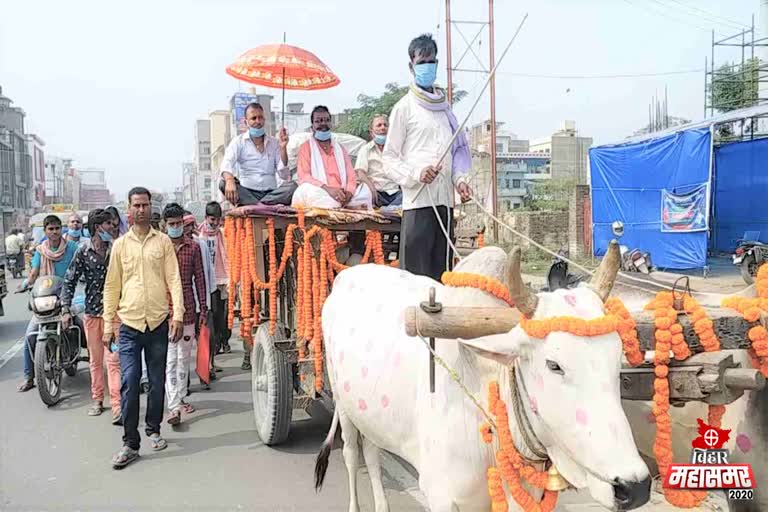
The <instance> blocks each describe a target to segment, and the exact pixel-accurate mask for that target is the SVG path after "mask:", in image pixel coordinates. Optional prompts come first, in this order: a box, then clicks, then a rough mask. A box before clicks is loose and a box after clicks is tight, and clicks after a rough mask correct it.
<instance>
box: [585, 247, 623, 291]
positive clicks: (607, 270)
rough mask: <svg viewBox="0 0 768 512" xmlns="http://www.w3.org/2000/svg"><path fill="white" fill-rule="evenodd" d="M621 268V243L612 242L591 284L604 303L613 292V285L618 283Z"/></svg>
mask: <svg viewBox="0 0 768 512" xmlns="http://www.w3.org/2000/svg"><path fill="white" fill-rule="evenodd" d="M620 267H621V251H620V250H619V242H618V241H616V240H611V243H610V244H608V251H606V253H605V256H604V257H603V261H601V262H600V267H599V268H598V269H597V272H595V275H594V276H593V277H592V279H591V280H590V282H589V286H590V288H592V289H593V290H594V291H595V293H597V294H598V295H599V296H600V298H601V299H602V300H603V302H605V301H606V300H608V296H609V295H610V294H611V290H613V284H614V283H615V282H616V275H617V274H618V273H619V268H620Z"/></svg>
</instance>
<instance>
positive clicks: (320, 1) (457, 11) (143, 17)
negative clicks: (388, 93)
mask: <svg viewBox="0 0 768 512" xmlns="http://www.w3.org/2000/svg"><path fill="white" fill-rule="evenodd" d="M758 3H759V0H730V1H728V2H725V1H717V0H496V13H495V17H496V47H497V50H496V52H497V58H498V56H499V55H500V54H501V51H502V49H503V47H504V46H506V44H507V42H508V41H509V40H510V38H511V36H512V34H513V33H514V31H515V29H516V27H517V25H518V23H519V22H520V19H521V17H522V16H523V14H524V13H526V12H527V13H529V18H528V21H527V22H526V24H525V26H524V28H523V30H522V32H521V34H520V36H519V37H518V40H517V41H516V42H515V44H514V45H513V46H512V48H511V50H510V51H509V54H508V55H507V57H506V60H505V61H504V62H503V63H502V66H501V68H500V74H499V76H498V80H497V118H498V120H499V121H504V122H506V126H505V128H506V129H508V130H510V131H512V132H514V133H517V134H518V135H519V136H520V137H522V138H536V137H541V136H545V135H547V134H549V133H551V132H552V131H554V130H555V129H556V128H557V127H558V126H559V125H560V124H561V122H562V120H564V119H574V120H576V121H577V127H578V129H579V132H580V134H583V135H587V136H593V137H594V138H595V141H596V142H609V141H613V140H616V139H621V138H623V137H625V136H626V135H628V134H630V133H631V132H633V131H634V130H636V129H638V128H639V127H641V126H643V125H644V124H645V123H647V118H648V103H649V102H650V98H651V96H652V95H653V94H654V92H656V91H658V92H660V93H662V94H663V90H664V86H665V85H666V86H668V90H669V104H670V113H671V114H674V115H678V116H683V117H687V118H689V119H698V118H700V117H702V115H703V85H704V75H703V71H700V72H696V73H689V74H680V75H671V76H654V77H642V78H613V79H606V78H603V79H588V80H583V79H575V78H568V79H551V78H540V77H539V78H536V77H521V76H515V75H513V74H512V73H522V74H535V75H561V76H562V75H621V74H638V73H660V72H670V71H681V70H682V71H685V70H701V69H703V67H704V57H705V56H708V55H709V53H710V41H711V33H710V32H709V30H711V29H712V28H714V29H715V30H717V31H718V32H719V33H722V34H728V35H730V34H731V33H733V32H734V31H736V30H738V29H737V28H736V27H735V26H734V25H733V24H732V22H733V21H735V22H738V23H743V24H749V23H750V19H751V15H752V13H753V12H754V13H755V14H757V11H758ZM444 5H445V1H444V0H407V1H406V0H390V1H387V2H383V1H376V2H373V1H367V0H358V1H351V0H315V1H305V0H278V1H264V0H249V1H245V0H242V1H241V0H216V1H214V0H208V1H204V0H184V1H176V0H154V1H145V0H134V1H132V2H112V1H103V2H98V1H96V0H93V1H84V0H80V1H78V0H25V1H23V2H22V1H18V0H0V13H1V14H0V85H2V87H3V92H4V94H5V95H7V96H9V97H11V98H12V99H13V100H14V102H15V104H16V105H18V106H21V107H22V108H23V109H24V110H25V111H26V113H27V127H28V131H32V132H35V133H37V134H39V135H40V136H41V137H42V138H43V139H44V140H45V142H46V149H47V152H48V153H50V154H56V155H61V156H68V157H72V158H74V159H75V161H76V164H77V166H79V167H104V168H106V169H107V170H108V173H107V179H108V183H109V185H110V187H111V188H112V190H113V192H116V193H118V194H122V193H125V192H126V191H127V189H128V188H130V187H131V186H133V185H139V184H141V185H148V186H151V187H155V188H160V189H166V188H170V187H173V186H177V185H181V163H182V161H185V160H190V159H191V156H192V148H193V141H194V139H193V137H194V133H193V129H194V121H195V119H197V118H200V117H206V116H207V114H208V112H210V111H211V110H215V109H219V108H226V105H227V101H228V98H229V97H230V95H231V94H232V93H233V92H235V91H237V90H245V89H246V87H248V86H247V84H242V83H240V82H238V81H237V80H235V79H233V78H230V77H229V76H228V75H226V74H225V73H224V68H225V66H226V65H228V64H229V63H230V62H231V61H232V60H233V59H234V58H235V57H236V56H237V55H239V54H240V53H242V52H243V51H245V50H247V49H249V48H251V47H254V46H257V45H260V44H264V43H270V42H279V41H280V40H282V35H283V32H284V31H285V32H287V37H288V42H289V43H290V44H295V45H297V46H301V47H303V48H306V49H308V50H310V51H312V52H314V53H315V54H316V55H318V56H319V57H320V59H322V60H323V61H324V62H325V63H326V64H328V65H329V66H330V67H331V69H332V70H334V72H335V73H336V74H337V75H339V77H340V78H341V85H339V86H338V87H336V88H334V89H330V90H328V91H316V92H311V93H296V92H292V93H291V92H289V93H288V96H287V101H303V102H305V104H306V105H307V106H308V107H311V105H312V104H316V103H324V104H327V105H329V107H331V109H332V110H334V111H339V110H341V109H342V108H345V107H352V106H355V104H356V103H355V99H356V97H357V95H358V94H359V93H361V92H365V93H368V94H376V93H378V92H380V91H381V90H382V89H383V86H384V84H385V83H387V82H393V81H394V82H400V83H406V82H407V81H408V78H409V74H408V68H407V52H406V50H407V45H408V42H409V41H410V39H411V38H412V37H414V36H415V35H418V34H419V33H422V32H432V33H434V34H435V36H437V37H438V38H439V42H440V55H439V58H440V59H441V71H440V75H439V80H440V81H441V82H442V83H445V66H444V63H445V51H444V48H445V27H444V18H445V12H444V8H443V6H444ZM452 14H453V17H454V19H475V20H482V19H485V18H486V16H487V3H486V2H484V1H482V0H453V3H452ZM723 18H727V20H730V21H726V20H723ZM438 26H439V27H438ZM460 29H461V30H462V31H463V32H464V34H465V36H466V37H467V38H468V39H471V38H472V37H473V35H474V32H473V30H474V28H473V27H472V26H462V27H460ZM453 40H454V51H455V52H456V53H455V57H454V61H455V60H456V59H458V55H459V54H460V53H459V52H462V51H463V49H464V46H463V41H462V39H461V36H460V35H459V33H458V32H457V31H455V30H454V35H453ZM480 41H481V43H480V45H479V46H478V45H477V44H475V45H474V49H475V51H476V52H477V53H478V54H479V55H481V56H482V57H483V58H484V59H486V65H487V42H488V37H487V35H486V33H484V34H483V36H482V37H481V38H480ZM729 57H730V58H735V57H736V55H735V54H734V55H732V56H729V55H728V54H726V53H725V52H723V53H721V54H720V59H719V60H721V61H722V60H725V59H726V58H729ZM739 58H740V54H739ZM464 65H466V66H474V65H475V62H474V57H472V55H471V54H468V55H467V57H466V58H465V60H464V62H463V65H462V67H464ZM483 80H484V78H483V76H481V75H479V74H470V73H459V74H457V76H456V77H455V78H454V81H455V82H457V83H458V84H459V85H460V86H461V87H462V88H464V89H467V90H468V91H469V92H470V98H468V99H467V100H465V101H464V102H463V103H464V106H463V108H462V107H461V106H460V107H459V108H458V111H459V112H458V113H459V115H460V116H461V115H463V112H464V111H466V110H467V109H468V107H469V105H470V104H471V103H472V101H473V99H474V97H475V95H476V94H477V93H478V92H479V91H480V88H481V87H482V83H483ZM569 89H570V91H569ZM260 92H266V90H264V89H262V90H260ZM275 103H276V104H278V105H279V96H277V97H276V101H275ZM487 113H488V102H487V99H483V100H482V101H481V104H480V105H479V106H478V110H477V112H476V113H475V115H474V118H473V121H480V120H481V119H482V118H484V117H487V115H488V114H487Z"/></svg>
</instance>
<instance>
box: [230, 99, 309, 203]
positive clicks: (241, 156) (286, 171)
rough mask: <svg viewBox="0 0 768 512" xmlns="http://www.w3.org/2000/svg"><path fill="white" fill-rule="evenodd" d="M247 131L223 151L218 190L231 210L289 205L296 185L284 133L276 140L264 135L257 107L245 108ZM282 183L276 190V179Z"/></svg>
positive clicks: (261, 119)
mask: <svg viewBox="0 0 768 512" xmlns="http://www.w3.org/2000/svg"><path fill="white" fill-rule="evenodd" d="M245 121H246V124H247V125H248V131H247V132H245V133H243V134H242V135H238V136H237V137H235V138H234V139H232V142H230V143H229V145H228V146H227V149H226V151H224V159H223V161H222V162H221V169H220V170H221V181H220V182H219V190H221V192H222V193H223V194H224V197H226V199H227V201H229V202H230V203H232V205H234V206H244V205H252V204H258V203H262V204H286V205H287V204H291V198H292V196H293V192H294V191H295V190H296V187H297V185H296V183H295V182H292V181H290V180H291V170H290V168H288V132H286V130H285V128H283V129H282V130H280V140H279V141H278V140H277V139H276V138H274V137H271V136H269V135H267V134H266V131H265V130H264V109H263V108H262V106H261V105H260V104H258V103H251V104H249V105H248V106H247V107H246V108H245ZM278 176H279V177H280V179H281V180H283V181H284V182H285V183H283V184H282V185H280V186H279V187H278V183H277V177H278Z"/></svg>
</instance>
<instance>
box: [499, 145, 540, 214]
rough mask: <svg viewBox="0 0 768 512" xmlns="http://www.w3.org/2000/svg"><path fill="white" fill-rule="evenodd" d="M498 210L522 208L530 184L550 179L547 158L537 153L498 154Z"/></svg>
mask: <svg viewBox="0 0 768 512" xmlns="http://www.w3.org/2000/svg"><path fill="white" fill-rule="evenodd" d="M496 163H497V167H496V178H497V180H498V181H497V183H498V185H497V188H496V191H497V197H498V201H499V210H501V211H507V210H515V209H517V208H522V206H523V204H524V201H525V196H526V195H528V192H529V189H530V186H531V184H533V183H534V182H535V181H538V180H547V179H550V177H551V175H550V173H549V171H548V169H549V157H548V156H544V155H541V154H539V153H500V154H498V155H496Z"/></svg>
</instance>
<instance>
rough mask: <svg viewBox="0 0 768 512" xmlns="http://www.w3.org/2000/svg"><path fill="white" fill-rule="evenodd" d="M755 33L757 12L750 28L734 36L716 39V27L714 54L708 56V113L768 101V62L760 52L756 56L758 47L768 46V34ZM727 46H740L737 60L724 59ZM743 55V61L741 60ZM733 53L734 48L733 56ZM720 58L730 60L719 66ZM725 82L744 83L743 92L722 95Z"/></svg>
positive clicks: (705, 64) (705, 102) (713, 44)
mask: <svg viewBox="0 0 768 512" xmlns="http://www.w3.org/2000/svg"><path fill="white" fill-rule="evenodd" d="M755 35H756V33H755V17H754V15H753V16H752V24H751V26H750V28H747V29H744V30H742V31H741V32H739V33H737V34H734V35H732V36H729V37H726V38H724V39H720V40H715V31H714V30H713V31H712V48H711V54H710V57H709V58H707V57H705V58H704V70H705V71H704V117H713V116H715V115H716V114H718V113H722V112H727V111H729V110H735V109H739V108H748V107H753V106H755V105H758V104H761V103H765V102H768V92H766V91H768V87H766V86H768V63H766V62H762V61H761V60H760V59H759V55H758V56H757V57H758V59H757V60H755V57H756V55H755V49H756V48H757V49H760V48H768V37H761V38H758V39H756V38H755ZM727 48H732V49H736V52H737V53H736V55H735V57H736V59H735V60H728V58H727V57H726V59H723V56H722V53H723V52H724V51H726V49H727ZM758 53H760V52H758ZM739 56H740V58H741V62H738V58H739ZM733 57H734V54H733V50H731V56H730V58H731V59H733ZM716 60H719V61H721V62H722V61H723V60H725V61H726V63H725V64H721V65H719V66H717V67H716V65H715V61H716ZM723 84H739V85H741V86H742V87H741V92H742V94H741V96H740V97H737V98H730V99H725V98H722V97H719V96H718V95H717V94H716V88H717V86H719V85H723ZM750 87H751V88H753V92H751V91H750V90H749V89H750Z"/></svg>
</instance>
